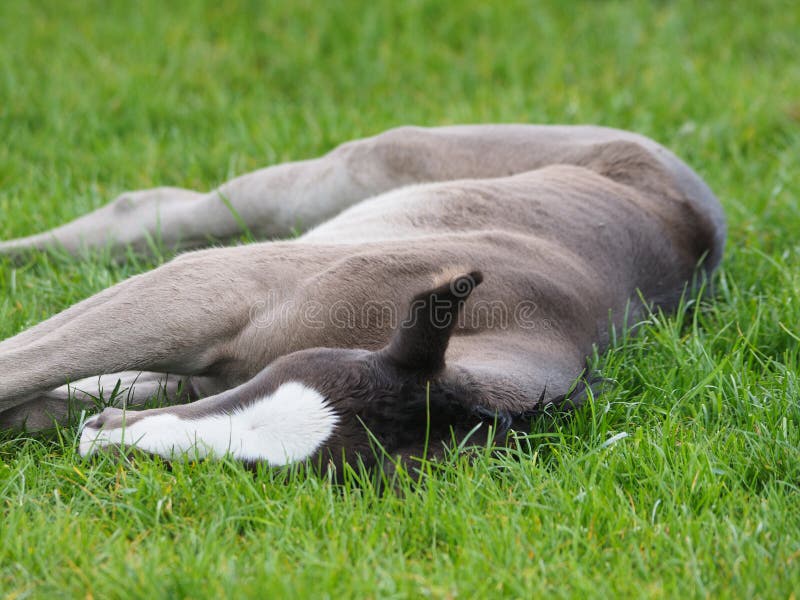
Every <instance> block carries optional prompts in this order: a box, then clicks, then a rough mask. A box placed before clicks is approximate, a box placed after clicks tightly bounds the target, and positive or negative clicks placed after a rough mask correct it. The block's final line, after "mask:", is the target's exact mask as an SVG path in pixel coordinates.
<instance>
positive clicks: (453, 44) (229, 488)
mask: <svg viewBox="0 0 800 600" xmlns="http://www.w3.org/2000/svg"><path fill="white" fill-rule="evenodd" d="M798 32H800V6H798V4H797V3H796V2H792V1H786V2H779V1H775V2H753V1H736V0H735V1H731V2H702V3H689V2H686V3H683V2H632V3H618V2H608V3H600V2H548V3H529V2H517V1H505V2H501V1H497V2H494V3H489V2H485V1H481V0H462V1H460V2H449V3H434V2H423V1H418V0H411V1H408V2H394V3H389V2H375V1H367V0H363V1H361V0H353V1H348V2H327V3H313V2H308V1H305V0H301V1H296V2H281V3H278V2H256V1H253V2H239V1H236V2H234V1H229V2H224V3H222V2H207V3H201V2H180V3H178V2H176V3H165V2H157V1H155V0H147V1H143V2H136V3H134V2H100V1H96V2H89V1H77V2H71V3H67V2H55V1H52V2H44V1H42V2H25V1H22V0H20V1H8V2H2V3H0V140H1V141H0V239H8V238H12V237H18V236H22V235H26V234H29V233H33V232H36V231H40V230H42V229H43V228H46V227H50V226H54V225H56V224H59V223H61V222H63V221H65V220H66V219H69V218H73V217H75V216H77V215H80V214H82V213H85V212H87V211H89V210H91V209H93V208H96V207H98V206H100V205H102V204H103V203H105V202H107V201H108V200H110V199H111V198H113V197H114V196H115V195H117V194H118V193H120V192H122V191H124V190H129V189H138V188H145V187H150V186H156V185H176V186H183V187H191V188H199V189H208V188H210V187H213V186H215V185H217V184H219V183H220V182H222V181H224V180H225V179H227V178H229V177H231V176H233V175H235V174H240V173H243V172H246V171H249V170H252V169H255V168H257V167H261V166H264V165H267V164H271V163H275V162H279V161H285V160H290V159H297V158H305V157H311V156H314V155H317V154H320V153H322V152H324V151H326V150H329V149H330V148H332V147H333V146H335V145H336V144H337V143H339V142H342V141H344V140H347V139H350V138H354V137H358V136H363V135H368V134H373V133H377V132H379V131H382V130H384V129H387V128H389V127H392V126H395V125H400V124H408V123H413V124H420V125H439V124H448V123H463V122H489V121H496V122H537V123H538V122H541V123H556V122H559V123H599V124H604V125H610V126H615V127H621V128H626V129H632V130H636V131H639V132H641V133H644V134H645V135H648V136H651V137H653V138H655V139H657V140H659V141H661V142H662V143H664V144H666V145H667V146H669V147H671V148H672V149H673V150H675V151H676V152H677V153H678V154H679V155H680V156H682V157H683V158H684V159H686V160H687V162H689V164H691V165H692V166H694V167H695V168H696V170H697V171H698V172H699V173H700V174H701V175H702V176H703V177H704V178H705V179H706V181H707V182H708V183H709V185H710V186H711V187H712V189H713V190H714V191H715V192H716V193H717V195H718V196H719V197H720V199H721V201H722V203H723V205H724V207H725V209H726V212H727V215H728V218H729V225H730V231H729V242H728V247H727V252H726V257H725V259H724V263H723V268H722V269H721V270H720V272H719V273H718V276H717V279H716V295H715V297H714V298H706V299H703V300H702V302H700V305H699V307H698V306H695V304H696V303H691V302H690V303H689V304H690V306H689V307H687V310H684V311H681V313H680V314H678V315H675V316H670V317H663V316H657V315H656V316H653V317H652V319H650V320H649V322H648V323H647V325H646V326H645V327H644V328H643V330H642V332H641V335H639V336H637V337H634V338H625V339H619V340H617V342H616V344H615V345H614V347H613V348H612V349H611V350H610V351H608V352H606V353H605V354H603V355H601V356H599V357H597V369H598V370H599V371H600V373H602V374H603V375H604V376H605V377H606V378H608V379H609V380H610V381H611V382H612V384H611V385H610V386H609V387H608V389H607V390H606V391H605V393H604V394H602V395H601V396H598V397H597V398H594V399H593V400H592V401H590V402H589V403H588V404H587V405H586V406H585V407H584V408H582V409H580V410H579V411H577V412H576V413H575V414H574V415H572V416H571V417H559V418H547V417H543V418H542V419H539V420H538V421H536V422H535V423H533V424H532V429H531V431H530V432H521V434H520V436H519V442H518V447H517V448H516V449H515V450H514V451H512V452H509V453H507V454H505V455H501V456H491V455H488V454H486V453H484V454H483V455H481V456H480V457H479V458H477V459H476V460H474V461H473V462H469V461H467V460H465V459H463V458H461V459H454V460H452V461H450V462H448V463H447V464H446V465H444V466H443V467H442V468H440V469H435V470H434V469H431V470H430V472H429V473H428V474H427V475H426V476H424V477H423V482H422V484H421V485H420V486H418V487H413V486H411V485H409V484H408V483H407V482H401V485H400V490H399V491H398V492H397V493H389V494H383V495H381V494H378V493H377V492H376V490H375V488H374V487H372V486H371V485H368V484H367V485H361V486H359V485H357V484H356V483H355V482H349V483H347V484H346V485H344V486H338V487H337V486H334V485H332V484H331V483H330V482H328V481H327V480H325V479H324V478H321V477H317V476H314V475H309V474H304V473H302V472H289V473H286V472H277V473H276V472H271V471H269V470H268V469H259V470H258V471H257V472H256V473H255V474H254V473H251V472H249V471H247V470H245V469H243V468H242V467H240V466H239V465H237V464H233V463H229V462H224V461H223V462H205V463H199V464H198V463H191V462H183V463H177V464H174V465H172V466H169V465H166V464H165V463H163V462H161V461H160V460H157V459H148V458H138V459H136V460H135V461H134V462H128V463H125V462H124V461H120V460H119V459H114V458H112V457H100V458H98V459H96V460H90V461H85V460H83V459H81V458H80V457H79V456H78V454H77V452H76V449H75V430H74V429H65V430H62V431H61V432H60V433H59V434H58V435H54V436H46V437H42V436H39V437H31V436H21V435H17V436H14V435H9V434H3V435H2V437H0V511H2V512H1V514H2V517H0V518H1V519H2V521H1V522H0V596H5V597H9V598H23V597H53V596H67V597H72V596H82V597H87V598H90V597H95V598H115V597H118V598H128V597H151V598H152V597H161V596H167V597H221V596H225V597H238V596H254V597H261V598H265V597H266V598H281V597H314V598H317V597H328V598H346V597H371V598H405V597H418V596H430V597H434V598H455V597H461V598H472V597H489V596H509V597H518V598H531V597H541V596H544V595H545V594H547V596H548V597H586V596H591V597H607V596H611V595H613V594H617V595H620V596H627V597H640V596H645V597H655V598H658V597H692V598H693V597H748V598H749V597H764V598H767V597H769V598H787V597H794V594H795V593H796V590H798V589H800V376H799V373H798V369H799V368H800V351H799V350H798V346H799V344H798V342H800V297H798V291H800V242H798V234H800V208H799V207H800V177H799V176H798V174H799V173H800V168H799V167H800V60H798V57H800V34H798ZM169 258H170V256H169V254H168V253H167V252H159V253H158V255H157V256H156V257H155V258H152V259H139V260H131V261H128V262H127V263H125V264H115V263H113V262H112V261H111V260H110V259H109V258H108V257H107V256H104V255H102V254H98V255H97V256H95V257H93V258H92V259H91V260H88V261H77V260H72V259H69V258H66V257H63V256H58V255H55V254H37V255H35V256H33V257H32V258H30V259H29V260H27V261H26V262H24V263H23V264H20V265H14V264H12V263H11V262H10V261H8V260H6V259H0V338H5V337H8V336H11V335H13V334H15V333H17V332H19V331H21V330H22V329H24V328H26V327H28V326H30V325H33V324H34V323H37V322H38V321H40V320H42V319H44V318H46V317H47V316H49V315H52V314H54V313H55V312H57V311H59V310H62V309H64V308H66V307H67V306H69V305H70V304H72V303H74V302H76V301H77V300H79V299H82V298H85V297H86V296H88V295H90V294H92V293H95V292H97V291H99V290H101V289H103V288H105V287H107V286H108V285H110V284H112V283H114V282H117V281H119V280H122V279H124V278H126V277H128V276H130V275H132V274H134V273H138V272H141V271H144V270H146V269H148V268H151V267H152V266H154V265H156V264H159V263H161V262H163V261H165V260H168V259H169ZM2 376H3V374H2V373H0V377H2ZM523 433H525V434H527V433H529V435H522V434H523Z"/></svg>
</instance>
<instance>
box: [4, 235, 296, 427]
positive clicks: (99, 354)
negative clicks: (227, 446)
mask: <svg viewBox="0 0 800 600" xmlns="http://www.w3.org/2000/svg"><path fill="white" fill-rule="evenodd" d="M270 251H271V250H270V248H269V245H260V246H249V247H239V248H226V249H219V250H211V251H206V252H199V253H194V254H190V255H186V256H184V257H181V258H179V259H177V260H175V261H172V262H171V263H168V264H166V265H164V266H163V267H161V268H158V269H156V270H154V271H151V272H149V273H146V274H144V275H139V276H137V277H133V278H131V279H129V280H127V281H124V282H122V283H120V284H118V285H117V286H114V287H113V288H111V289H110V290H106V291H105V292H102V293H101V294H99V295H98V296H97V297H94V298H90V299H88V300H86V301H85V302H84V303H81V304H79V305H77V306H76V307H74V308H73V309H70V310H69V311H66V313H65V315H64V316H56V317H54V318H53V319H50V320H48V321H45V322H43V323H41V324H39V325H37V326H35V327H34V328H32V329H31V330H29V331H28V332H23V333H22V334H20V335H19V336H16V337H13V338H10V339H8V340H5V341H3V342H2V343H1V344H0V411H4V410H7V409H10V408H13V407H14V406H17V405H19V404H22V403H23V402H25V401H28V400H30V399H31V398H32V397H34V396H35V395H40V394H42V393H47V392H50V391H51V390H53V389H55V388H57V387H59V386H61V385H63V384H64V383H66V382H68V381H77V380H79V379H83V378H85V377H91V376H96V375H101V374H106V373H116V372H120V371H151V372H160V373H175V374H178V375H204V374H206V373H207V372H208V371H209V370H210V368H211V367H212V366H214V369H213V373H210V376H212V377H217V378H219V379H220V380H221V382H222V381H223V380H225V379H226V378H228V376H229V375H230V374H231V373H241V374H244V375H248V374H249V375H251V374H252V373H255V372H257V371H258V370H259V369H260V368H261V367H262V366H263V361H264V360H265V356H266V355H267V354H268V353H269V350H270V344H269V343H268V340H267V341H265V342H264V343H263V345H262V346H261V347H258V348H256V351H254V352H251V353H248V354H246V355H241V354H237V343H236V340H237V337H238V336H239V335H240V334H242V332H243V331H244V330H245V329H248V328H250V327H251V323H250V310H251V309H252V307H253V304H254V303H255V302H257V301H258V300H259V299H262V298H264V297H266V296H267V294H268V293H269V290H270V289H271V287H272V285H273V284H274V281H276V280H277V279H278V277H277V275H276V274H275V273H273V272H272V270H271V268H270V256H271V254H270ZM280 252H281V251H280V250H279V253H280ZM256 334H259V335H261V332H259V331H256ZM264 335H265V336H266V335H267V333H266V332H264ZM224 383H225V384H226V385H227V381H225V382H224Z"/></svg>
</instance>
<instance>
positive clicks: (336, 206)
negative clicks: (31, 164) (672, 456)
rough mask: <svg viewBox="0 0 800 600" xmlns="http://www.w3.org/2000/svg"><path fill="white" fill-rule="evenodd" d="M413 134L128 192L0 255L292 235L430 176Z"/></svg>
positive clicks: (6, 246) (13, 243) (3, 245)
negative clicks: (196, 182)
mask: <svg viewBox="0 0 800 600" xmlns="http://www.w3.org/2000/svg"><path fill="white" fill-rule="evenodd" d="M414 135H419V134H413V133H412V132H411V131H406V130H402V131H401V132H399V133H398V132H387V133H384V134H381V135H379V136H376V137H375V138H369V139H365V140H357V141H355V142H349V143H347V144H343V145H342V146H340V147H338V148H336V149H335V150H333V151H331V152H329V153H328V154H326V155H324V156H322V157H320V158H315V159H311V160H304V161H298V162H289V163H284V164H279V165H274V166H271V167H268V168H265V169H260V170H258V171H255V172H253V173H248V174H246V175H243V176H241V177H237V178H235V179H233V180H231V181H229V182H227V183H225V184H223V185H222V186H220V187H219V188H217V189H216V190H213V191H211V192H209V193H200V192H194V191H190V190H183V189H179V188H172V187H163V188H156V189H151V190H142V191H138V192H128V193H125V194H122V195H121V196H119V197H118V198H116V199H115V200H113V201H112V202H111V203H109V204H108V205H107V206H104V207H102V208H99V209H97V210H95V211H94V212H92V213H90V214H88V215H84V216H82V217H80V218H78V219H76V220H74V221H72V222H70V223H67V224H66V225H63V226H61V227H57V228H55V229H52V230H50V231H47V232H44V233H40V234H37V235H33V236H29V237H26V238H20V239H16V240H10V241H6V242H0V255H2V254H8V255H15V254H19V253H21V252H24V251H25V250H29V249H43V248H47V247H50V246H57V247H61V248H62V249H64V250H66V251H67V252H69V253H71V254H76V253H78V252H79V251H80V250H81V249H82V248H106V247H110V248H111V250H112V252H113V253H114V254H117V255H119V254H121V253H122V252H123V251H124V250H125V248H126V247H132V248H134V249H137V250H147V248H148V245H149V243H150V241H151V239H154V240H157V241H158V242H160V243H161V244H163V245H164V246H166V247H168V248H175V249H177V248H196V247H199V246H204V245H207V244H208V243H209V241H210V240H211V239H221V240H225V239H230V238H233V237H235V236H237V235H240V234H242V233H243V228H246V229H247V230H248V231H250V232H251V233H253V234H255V235H257V236H259V237H286V236H289V235H291V234H292V233H293V232H294V231H296V230H297V229H298V228H301V229H304V228H309V227H312V226H314V225H318V224H319V223H321V222H323V221H325V220H327V219H329V218H330V217H332V216H334V215H336V214H338V213H339V212H341V211H342V210H344V209H345V208H347V207H349V206H351V205H353V204H355V203H357V202H359V201H361V200H363V199H365V198H368V197H370V196H373V195H376V194H379V193H381V192H384V191H387V190H390V189H393V188H396V187H399V186H402V185H407V184H409V183H414V182H420V181H427V180H429V179H430V178H431V177H430V175H429V173H428V169H427V168H426V167H425V166H424V165H425V163H424V161H420V160H416V161H409V160H406V158H404V157H407V156H409V155H412V154H415V152H414V151H413V148H410V146H411V145H413V142H414V139H413V137H414ZM401 138H402V139H403V140H405V141H404V143H403V144H400V145H398V143H397V142H398V140H399V139H401ZM417 154H418V153H417ZM401 163H402V164H404V165H405V166H404V167H403V168H402V169H398V168H397V165H399V164H401Z"/></svg>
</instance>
